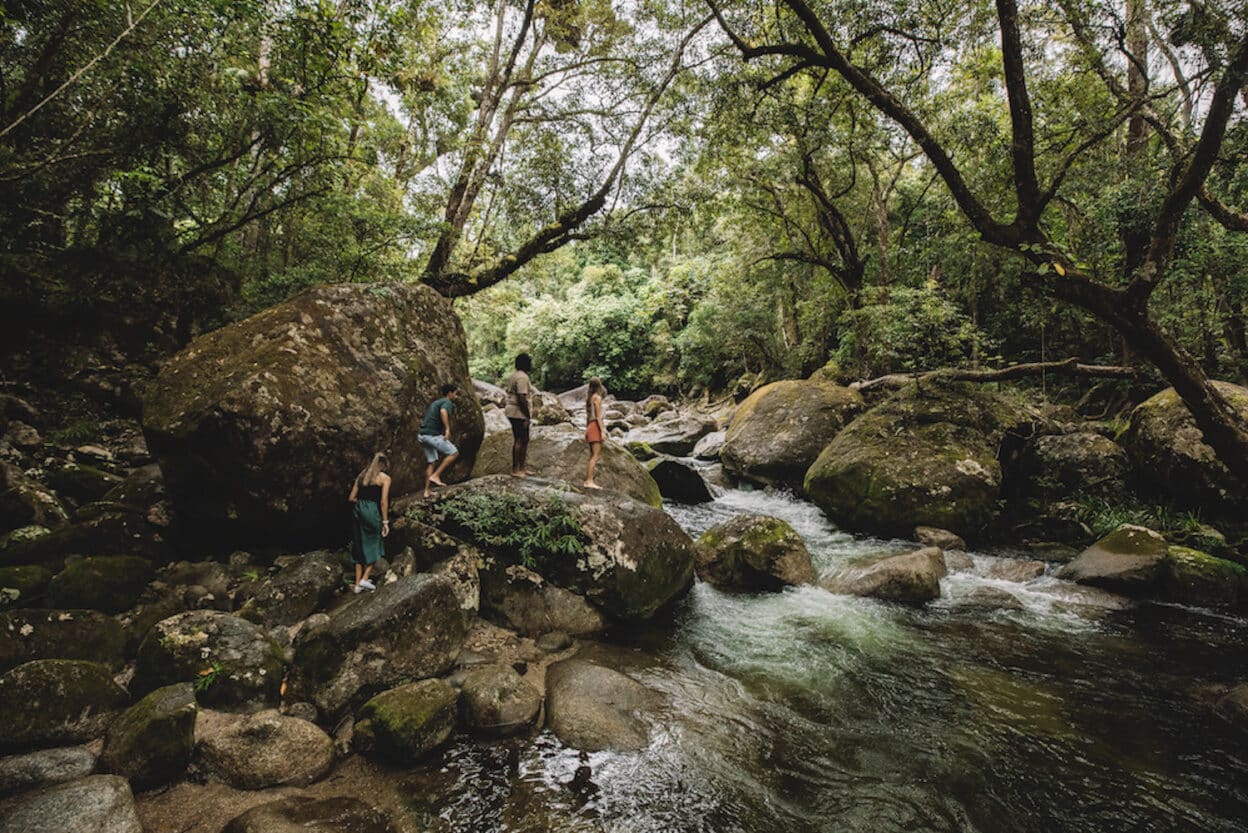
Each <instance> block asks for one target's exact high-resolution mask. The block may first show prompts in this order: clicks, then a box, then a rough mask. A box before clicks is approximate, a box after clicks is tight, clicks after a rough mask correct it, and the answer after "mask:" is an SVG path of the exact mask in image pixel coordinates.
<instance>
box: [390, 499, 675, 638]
mask: <svg viewBox="0 0 1248 833" xmlns="http://www.w3.org/2000/svg"><path fill="white" fill-rule="evenodd" d="M408 506H410V511H412V512H413V513H415V514H416V515H417V516H418V517H416V518H415V519H416V520H418V521H420V522H422V523H425V524H428V525H432V526H436V527H438V528H440V529H442V530H443V531H445V532H447V533H449V534H450V535H452V536H454V537H456V538H459V539H461V540H464V541H467V542H469V543H471V544H472V545H473V546H475V547H477V548H478V549H479V550H480V551H481V553H482V555H483V556H484V558H485V561H486V574H487V575H488V574H489V573H490V572H491V571H492V570H493V569H494V567H495V566H497V565H502V566H507V565H511V564H522V565H523V566H526V567H529V568H530V569H533V570H535V571H536V572H538V573H539V574H541V575H542V576H543V577H545V578H546V579H547V580H548V581H550V582H552V583H554V584H555V585H557V586H559V587H563V588H566V589H568V590H571V591H572V592H574V593H577V594H578V595H580V596H583V597H584V598H585V599H587V600H588V601H589V602H591V603H592V604H593V605H594V606H595V607H597V608H598V609H599V610H601V611H602V612H603V613H605V614H606V615H607V616H609V617H611V618H613V619H616V620H620V621H625V622H637V621H642V620H645V619H649V618H650V617H651V616H653V615H654V614H655V613H657V612H658V611H659V610H660V609H662V608H663V607H665V606H666V605H668V604H669V603H671V602H672V601H673V600H675V599H676V598H677V597H678V596H680V595H681V594H683V593H684V592H685V591H686V590H687V589H688V587H689V585H690V583H691V582H692V580H693V561H694V557H693V549H694V548H693V541H692V540H691V539H690V538H689V536H688V534H686V533H685V531H684V530H683V529H681V528H680V526H679V525H678V524H677V523H676V521H675V520H673V519H672V517H671V516H670V515H668V514H667V513H666V512H663V511H662V510H661V509H655V508H653V507H651V506H647V505H646V504H644V503H641V502H639V501H636V500H632V499H631V498H628V497H624V496H622V495H619V494H615V493H611V492H608V491H606V490H601V491H590V490H586V492H585V493H581V492H576V491H567V490H565V489H559V488H554V484H551V483H549V482H541V481H539V480H537V479H536V478H514V477H508V476H506V475H495V476H491V477H485V478H481V479H479V480H472V481H470V482H468V483H464V484H461V485H458V486H453V487H450V488H447V489H444V490H441V491H440V492H439V493H438V494H436V495H435V496H434V497H433V499H431V500H429V501H423V502H420V503H414V504H408ZM400 511H403V509H402V508H401V509H400ZM526 562H527V563H526ZM487 592H488V591H487Z"/></svg>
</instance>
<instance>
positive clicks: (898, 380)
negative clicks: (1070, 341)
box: [850, 357, 1136, 393]
mask: <svg viewBox="0 0 1248 833" xmlns="http://www.w3.org/2000/svg"><path fill="white" fill-rule="evenodd" d="M1041 373H1064V374H1066V375H1068V376H1086V377H1089V378H1111V379H1130V378H1132V377H1134V376H1135V375H1136V369H1135V368H1134V367H1117V366H1113V365H1099V364H1080V362H1079V359H1077V358H1074V357H1072V358H1069V359H1064V360H1062V361H1060V362H1031V363H1028V364H1015V365H1011V366H1010V367H1003V368H1000V369H999V370H963V369H961V368H957V367H942V368H939V369H937V370H926V371H923V372H922V373H890V374H888V375H887V376H880V377H877V378H875V379H866V380H863V381H860V382H852V383H851V384H850V387H851V388H853V389H854V390H857V391H859V392H860V393H866V392H868V391H872V390H875V389H877V388H900V387H902V386H904V385H908V384H910V383H911V382H927V381H930V380H934V379H940V380H943V381H949V382H1006V381H1009V380H1011V379H1021V378H1023V377H1026V376H1038V375H1040V374H1041Z"/></svg>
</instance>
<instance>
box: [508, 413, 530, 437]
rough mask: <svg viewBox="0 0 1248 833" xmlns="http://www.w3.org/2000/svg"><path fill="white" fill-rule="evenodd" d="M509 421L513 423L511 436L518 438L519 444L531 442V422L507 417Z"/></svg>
mask: <svg viewBox="0 0 1248 833" xmlns="http://www.w3.org/2000/svg"><path fill="white" fill-rule="evenodd" d="M507 421H508V422H510V423H511V435H512V436H513V437H515V438H516V441H517V442H522V443H525V442H528V441H529V420H527V419H516V418H515V417H507Z"/></svg>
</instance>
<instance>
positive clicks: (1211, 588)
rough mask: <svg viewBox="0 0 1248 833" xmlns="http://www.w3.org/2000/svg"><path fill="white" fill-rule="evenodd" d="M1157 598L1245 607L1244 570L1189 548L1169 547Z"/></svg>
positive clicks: (1247, 573)
mask: <svg viewBox="0 0 1248 833" xmlns="http://www.w3.org/2000/svg"><path fill="white" fill-rule="evenodd" d="M1160 592H1161V597H1162V598H1163V599H1166V600H1167V601H1171V602H1177V603H1179V604H1186V605H1196V606H1198V607H1241V608H1242V607H1248V568H1245V567H1244V566H1243V565H1242V564H1236V563H1235V562H1234V561H1227V560H1226V559H1224V558H1217V557H1215V556H1212V555H1209V554H1208V553H1205V552H1201V551H1200V550H1194V549H1191V548H1190V547H1179V546H1173V545H1172V546H1171V547H1170V548H1169V549H1168V550H1167V551H1166V565H1165V569H1164V571H1163V572H1162V575H1161V588H1160Z"/></svg>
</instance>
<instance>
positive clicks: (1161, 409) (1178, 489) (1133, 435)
mask: <svg viewBox="0 0 1248 833" xmlns="http://www.w3.org/2000/svg"><path fill="white" fill-rule="evenodd" d="M1213 385H1214V387H1215V388H1217V389H1218V391H1219V392H1221V393H1222V395H1223V396H1225V397H1226V398H1227V399H1228V400H1229V401H1230V403H1231V406H1232V407H1233V408H1235V409H1236V410H1237V411H1239V413H1240V415H1241V416H1244V417H1248V388H1242V387H1240V386H1238V385H1232V384H1230V383H1229V382H1214V383H1213ZM1122 442H1123V445H1124V446H1125V447H1126V449H1127V453H1128V454H1129V455H1130V457H1131V463H1132V466H1133V468H1134V477H1135V479H1136V480H1137V481H1138V482H1139V484H1140V485H1141V486H1142V487H1144V488H1145V489H1146V490H1148V491H1150V492H1152V493H1154V494H1157V495H1160V496H1162V497H1165V498H1167V499H1170V500H1173V501H1174V502H1175V503H1177V504H1178V505H1180V506H1189V507H1193V508H1201V509H1204V510H1205V511H1213V512H1216V513H1219V514H1227V515H1230V516H1236V515H1238V516H1239V517H1240V518H1242V517H1243V513H1244V509H1245V507H1248V494H1245V491H1244V487H1243V486H1242V485H1240V484H1239V483H1238V482H1237V481H1236V480H1235V479H1234V478H1233V477H1232V476H1231V473H1230V471H1229V470H1228V469H1227V468H1226V466H1224V465H1223V464H1222V463H1221V462H1219V461H1218V459H1217V455H1215V454H1214V453H1213V449H1212V448H1210V447H1209V446H1208V445H1206V444H1205V442H1204V438H1203V436H1202V434H1201V431H1200V429H1199V428H1197V427H1196V421H1195V419H1193V418H1192V414H1191V412H1190V411H1188V409H1187V406H1186V405H1184V404H1183V400H1181V399H1180V398H1179V395H1178V394H1177V393H1176V392H1175V391H1174V388H1167V389H1166V390H1163V391H1162V392H1161V393H1158V394H1157V395H1155V396H1153V397H1152V398H1151V399H1148V400H1146V401H1144V402H1142V403H1140V405H1139V406H1137V407H1136V409H1135V410H1134V411H1133V412H1132V413H1131V421H1130V424H1129V425H1128V426H1127V430H1126V432H1125V433H1124V434H1123V437H1122Z"/></svg>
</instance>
